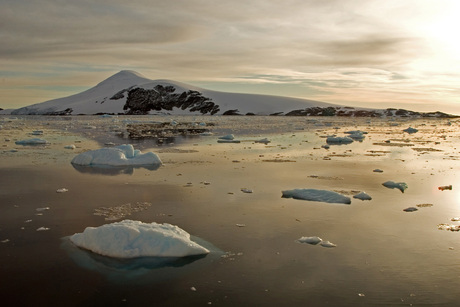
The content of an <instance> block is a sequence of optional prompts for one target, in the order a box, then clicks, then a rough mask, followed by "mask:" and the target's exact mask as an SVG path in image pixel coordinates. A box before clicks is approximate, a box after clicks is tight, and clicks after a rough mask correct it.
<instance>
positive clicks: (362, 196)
mask: <svg viewBox="0 0 460 307" xmlns="http://www.w3.org/2000/svg"><path fill="white" fill-rule="evenodd" d="M353 198H356V199H361V200H371V199H372V197H370V196H369V195H368V194H367V193H366V192H361V193H359V194H356V195H354V196H353Z"/></svg>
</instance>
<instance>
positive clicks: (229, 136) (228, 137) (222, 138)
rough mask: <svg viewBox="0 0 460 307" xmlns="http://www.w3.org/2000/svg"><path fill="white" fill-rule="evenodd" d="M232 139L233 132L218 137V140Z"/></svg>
mask: <svg viewBox="0 0 460 307" xmlns="http://www.w3.org/2000/svg"><path fill="white" fill-rule="evenodd" d="M233 139H235V136H234V135H233V134H227V135H224V136H221V137H220V138H219V140H228V141H231V140H233Z"/></svg>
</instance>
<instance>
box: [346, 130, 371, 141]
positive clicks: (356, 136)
mask: <svg viewBox="0 0 460 307" xmlns="http://www.w3.org/2000/svg"><path fill="white" fill-rule="evenodd" d="M345 133H346V134H348V137H349V138H351V139H353V140H357V141H362V140H364V138H365V134H367V132H363V131H361V130H353V131H347V132H345Z"/></svg>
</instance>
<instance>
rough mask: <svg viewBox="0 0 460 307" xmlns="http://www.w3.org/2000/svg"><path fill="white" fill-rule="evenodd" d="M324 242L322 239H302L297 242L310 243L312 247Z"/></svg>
mask: <svg viewBox="0 0 460 307" xmlns="http://www.w3.org/2000/svg"><path fill="white" fill-rule="evenodd" d="M322 241H323V240H322V239H321V238H320V237H301V238H300V239H298V240H297V242H300V243H308V244H311V245H316V244H318V243H321V242H322Z"/></svg>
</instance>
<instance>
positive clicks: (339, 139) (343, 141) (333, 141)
mask: <svg viewBox="0 0 460 307" xmlns="http://www.w3.org/2000/svg"><path fill="white" fill-rule="evenodd" d="M326 143H328V144H338V145H340V144H350V143H353V139H352V138H349V137H334V136H328V137H327V138H326Z"/></svg>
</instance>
